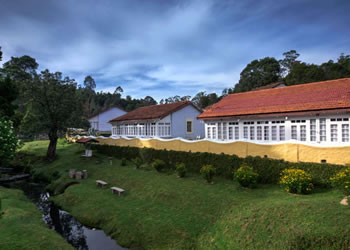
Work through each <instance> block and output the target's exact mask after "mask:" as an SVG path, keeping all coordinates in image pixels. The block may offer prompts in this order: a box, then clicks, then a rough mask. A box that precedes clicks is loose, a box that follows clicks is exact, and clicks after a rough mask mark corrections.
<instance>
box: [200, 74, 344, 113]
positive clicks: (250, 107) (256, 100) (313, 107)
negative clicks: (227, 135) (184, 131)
mask: <svg viewBox="0 0 350 250" xmlns="http://www.w3.org/2000/svg"><path fill="white" fill-rule="evenodd" d="M346 108H350V78H343V79H337V80H329V81H322V82H315V83H308V84H300V85H294V86H289V87H282V88H273V89H263V90H255V91H250V92H244V93H237V94H230V95H228V96H226V97H225V98H223V99H222V100H221V101H220V102H218V103H216V104H214V105H212V106H211V107H210V108H209V109H207V110H206V111H205V112H204V113H202V114H201V115H199V116H198V118H199V119H210V118H219V117H222V118H224V117H230V116H231V117H232V116H249V115H262V114H276V115H278V114H282V113H289V112H305V111H317V110H323V111H324V110H339V109H346Z"/></svg>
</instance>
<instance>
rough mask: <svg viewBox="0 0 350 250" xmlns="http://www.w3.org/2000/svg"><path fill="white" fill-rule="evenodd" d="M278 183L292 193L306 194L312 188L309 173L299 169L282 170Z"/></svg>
mask: <svg viewBox="0 0 350 250" xmlns="http://www.w3.org/2000/svg"><path fill="white" fill-rule="evenodd" d="M280 185H281V187H282V188H283V189H284V190H286V191H287V192H289V193H294V194H307V193H310V192H311V191H312V190H313V184H312V177H311V175H310V174H308V173H306V172H305V171H304V170H301V169H285V170H283V171H282V173H281V180H280Z"/></svg>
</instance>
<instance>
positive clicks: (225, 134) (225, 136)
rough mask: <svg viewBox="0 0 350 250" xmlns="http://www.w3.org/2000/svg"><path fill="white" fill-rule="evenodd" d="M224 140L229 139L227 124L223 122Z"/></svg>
mask: <svg viewBox="0 0 350 250" xmlns="http://www.w3.org/2000/svg"><path fill="white" fill-rule="evenodd" d="M222 134H223V136H222V139H224V140H226V139H227V123H226V122H223V123H222Z"/></svg>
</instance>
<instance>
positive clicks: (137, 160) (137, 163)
mask: <svg viewBox="0 0 350 250" xmlns="http://www.w3.org/2000/svg"><path fill="white" fill-rule="evenodd" d="M132 163H134V165H135V167H136V168H137V169H139V168H140V167H141V165H142V163H143V162H142V160H141V158H140V157H136V158H134V159H132Z"/></svg>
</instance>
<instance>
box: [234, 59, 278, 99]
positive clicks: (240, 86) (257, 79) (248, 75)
mask: <svg viewBox="0 0 350 250" xmlns="http://www.w3.org/2000/svg"><path fill="white" fill-rule="evenodd" d="M280 76H281V67H280V64H279V62H278V61H277V60H276V59H275V58H273V57H265V58H263V59H260V60H254V61H252V62H250V63H249V64H248V65H247V66H246V67H245V68H244V69H243V71H242V72H241V74H240V79H239V82H238V83H237V84H236V85H235V87H234V92H236V93H237V92H245V91H249V90H252V89H255V88H258V87H262V86H265V85H268V84H270V83H274V82H277V81H278V80H279V78H280Z"/></svg>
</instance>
